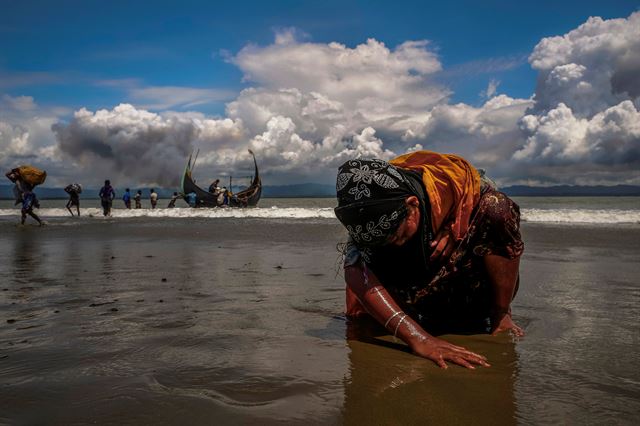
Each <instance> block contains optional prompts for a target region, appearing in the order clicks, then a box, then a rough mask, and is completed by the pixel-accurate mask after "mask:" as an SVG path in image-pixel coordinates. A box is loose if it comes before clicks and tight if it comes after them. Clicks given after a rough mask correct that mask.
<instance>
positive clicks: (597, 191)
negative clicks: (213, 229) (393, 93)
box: [0, 183, 640, 199]
mask: <svg viewBox="0 0 640 426" xmlns="http://www.w3.org/2000/svg"><path fill="white" fill-rule="evenodd" d="M12 187H13V186H12V185H0V199H12V198H13V195H12ZM138 189H142V194H143V196H144V197H145V198H146V197H148V196H149V189H148V188H132V192H135V191H137V190H138ZM236 189H237V188H236ZM501 190H502V191H503V192H505V193H506V194H508V195H512V196H520V197H551V196H558V197H578V196H583V197H602V196H609V197H624V196H640V186H633V185H615V186H573V185H559V186H545V187H536V186H525V185H514V186H507V187H503V188H501ZM156 191H157V192H158V194H159V196H160V198H169V197H171V195H172V194H173V191H175V189H166V188H156ZM123 192H124V188H116V195H117V196H118V198H120V197H121V196H122V193H123ZM36 193H37V194H38V196H39V197H40V198H41V199H56V198H57V199H64V198H67V194H66V192H64V190H62V188H47V187H43V188H37V190H36ZM262 196H263V197H264V198H306V197H308V198H323V197H329V198H331V197H335V196H336V188H335V186H334V185H327V184H320V183H301V184H295V185H266V186H264V187H263V188H262ZM82 198H84V199H93V198H98V188H86V189H85V190H84V191H83V193H82Z"/></svg>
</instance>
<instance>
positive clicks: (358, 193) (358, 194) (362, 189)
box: [349, 184, 371, 200]
mask: <svg viewBox="0 0 640 426" xmlns="http://www.w3.org/2000/svg"><path fill="white" fill-rule="evenodd" d="M349 194H351V195H354V196H355V199H356V200H359V199H360V198H362V196H363V195H364V196H365V197H371V190H370V189H369V187H368V186H367V185H365V184H360V185H357V186H354V187H353V188H351V189H350V190H349Z"/></svg>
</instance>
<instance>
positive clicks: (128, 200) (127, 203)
mask: <svg viewBox="0 0 640 426" xmlns="http://www.w3.org/2000/svg"><path fill="white" fill-rule="evenodd" d="M122 201H124V206H125V207H126V208H128V209H131V192H129V188H127V189H125V190H124V195H123V196H122Z"/></svg>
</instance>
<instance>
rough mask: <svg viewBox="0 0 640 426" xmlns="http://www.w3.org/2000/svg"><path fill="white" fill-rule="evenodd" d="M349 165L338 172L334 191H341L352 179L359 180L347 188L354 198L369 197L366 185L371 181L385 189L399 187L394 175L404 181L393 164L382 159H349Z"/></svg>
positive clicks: (369, 193)
mask: <svg viewBox="0 0 640 426" xmlns="http://www.w3.org/2000/svg"><path fill="white" fill-rule="evenodd" d="M349 166H352V167H351V168H350V169H349V172H345V173H340V174H338V178H337V180H336V191H341V190H342V189H344V188H345V187H346V186H347V185H348V184H349V182H351V181H353V183H357V182H360V184H359V185H356V186H355V187H353V188H351V189H349V194H351V195H354V196H355V199H356V200H359V199H361V198H362V197H363V196H364V197H367V198H369V197H371V190H370V189H369V188H368V187H367V186H366V185H371V183H373V182H375V183H376V184H377V185H379V186H381V187H382V188H385V189H395V188H398V187H399V185H398V183H397V182H396V181H395V180H394V179H393V178H394V177H395V178H396V179H397V180H399V181H400V182H404V178H403V177H402V175H401V174H400V172H398V170H396V168H395V167H394V166H392V165H391V164H389V163H387V162H386V161H383V160H377V159H376V160H372V161H371V162H369V164H362V162H361V161H360V160H352V161H349ZM369 166H371V167H369ZM385 168H386V172H388V173H389V175H391V176H393V177H391V176H389V175H387V174H386V173H385V171H383V170H381V169H385Z"/></svg>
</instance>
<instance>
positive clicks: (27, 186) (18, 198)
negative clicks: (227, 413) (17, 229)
mask: <svg viewBox="0 0 640 426" xmlns="http://www.w3.org/2000/svg"><path fill="white" fill-rule="evenodd" d="M31 169H33V170H31ZM34 171H35V172H34ZM26 172H30V173H36V172H40V173H42V174H43V176H44V177H43V178H42V182H44V178H46V173H45V172H42V171H40V170H38V169H36V168H33V167H30V166H29V167H27V166H23V167H19V168H14V169H11V170H10V171H9V172H7V173H6V174H5V176H6V177H7V178H8V179H9V180H10V181H11V182H13V183H14V188H13V193H14V199H15V203H16V205H18V204H22V208H21V213H22V218H21V221H20V223H21V224H22V225H24V223H25V220H26V217H27V215H28V216H31V217H32V218H33V219H35V220H36V221H37V222H38V224H40V225H43V224H44V222H43V221H42V219H40V217H38V215H37V214H36V213H35V212H34V211H33V209H34V208H40V202H39V200H38V198H37V196H36V194H35V192H34V187H35V186H36V184H34V183H33V182H34V181H33V178H32V176H26V175H25V173H26ZM40 183H41V182H40ZM64 191H65V192H66V193H67V194H68V195H69V200H68V201H67V204H66V205H65V207H66V208H67V210H69V213H71V216H74V213H73V208H74V207H75V211H76V214H77V215H78V216H80V194H81V193H82V185H80V184H78V183H72V184H69V185H67V186H66V187H65V188H64ZM98 196H99V197H100V204H101V206H102V212H103V215H104V216H110V215H111V208H112V206H113V200H114V199H115V197H116V192H115V189H114V188H113V186H111V181H110V180H109V179H107V180H105V181H104V186H103V187H101V188H100V191H99V192H98ZM132 198H133V201H134V202H135V208H136V209H141V208H142V190H138V191H137V192H136V194H135V195H134V196H133V197H132V196H131V190H130V189H129V188H126V189H125V193H124V195H123V196H122V201H123V202H124V205H125V208H127V209H131V199H132ZM178 198H180V195H179V194H178V193H177V192H174V193H173V196H172V197H171V200H170V201H169V205H168V206H167V208H173V207H175V205H176V201H177V200H178ZM149 201H150V203H151V208H152V209H155V208H156V207H157V205H158V193H157V192H156V191H155V189H154V188H151V189H150V190H149Z"/></svg>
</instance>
